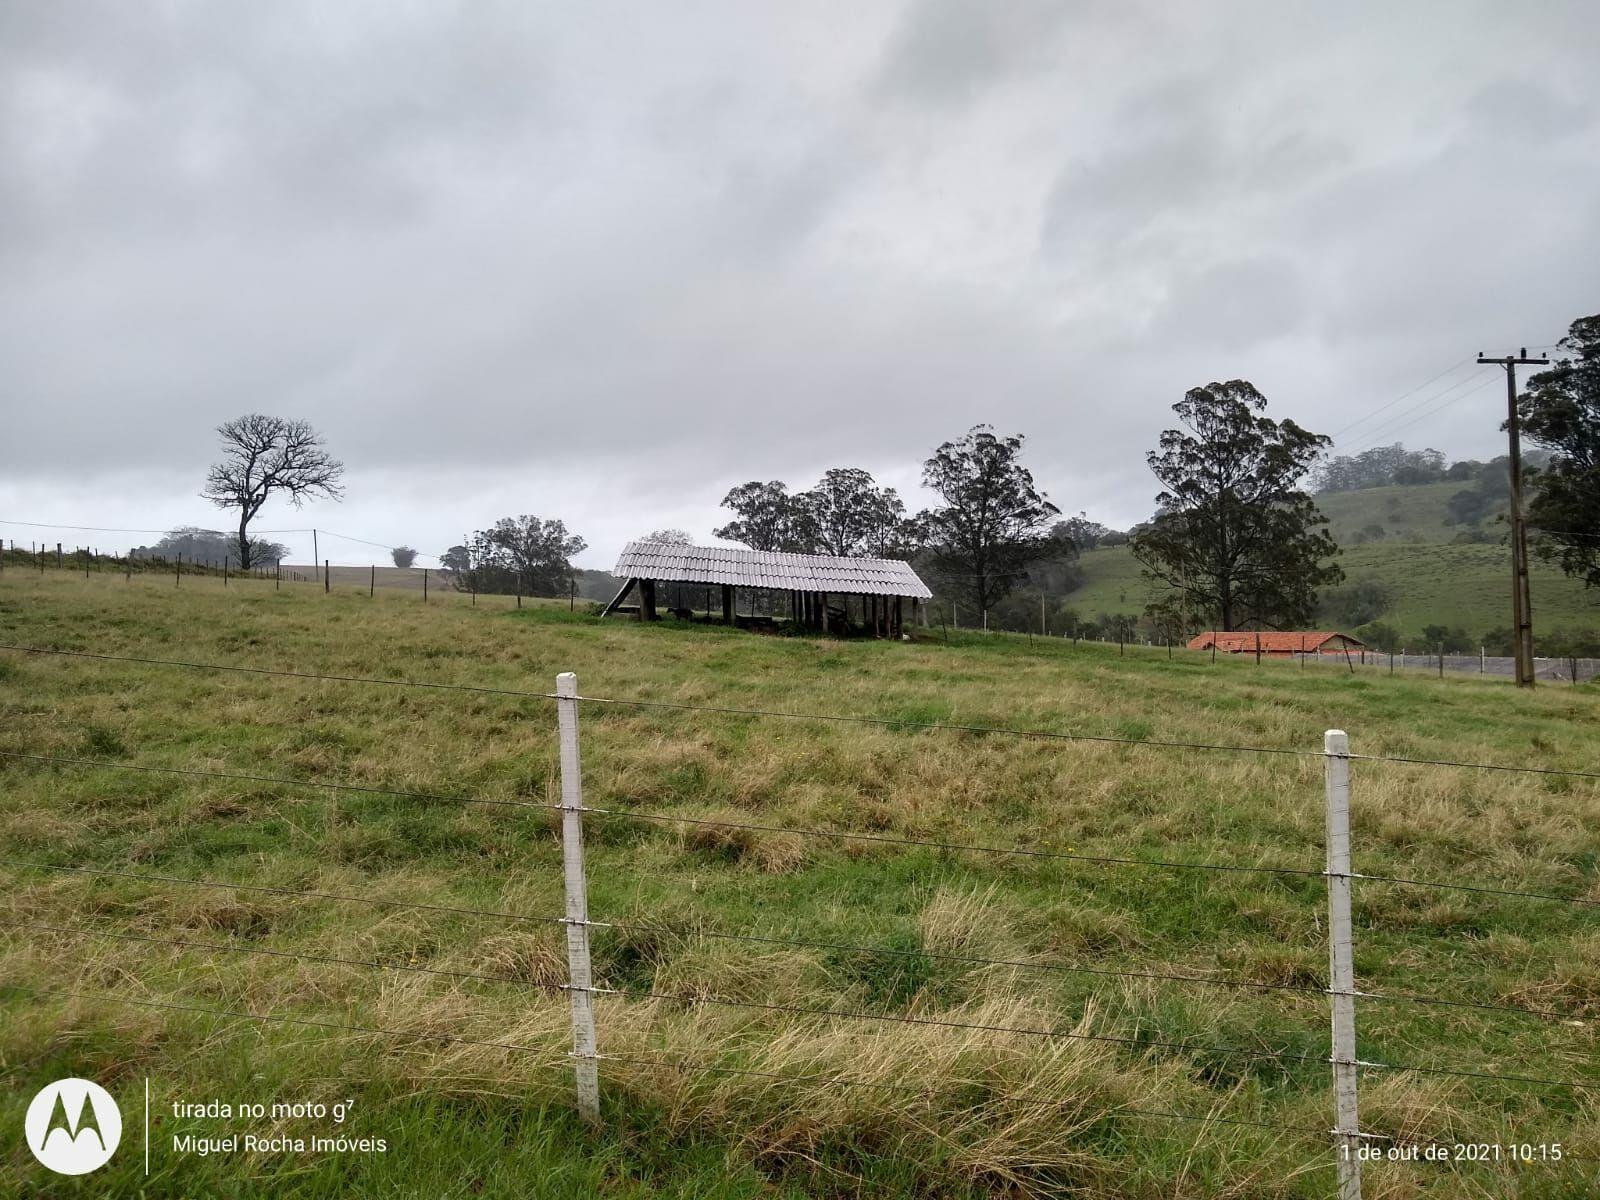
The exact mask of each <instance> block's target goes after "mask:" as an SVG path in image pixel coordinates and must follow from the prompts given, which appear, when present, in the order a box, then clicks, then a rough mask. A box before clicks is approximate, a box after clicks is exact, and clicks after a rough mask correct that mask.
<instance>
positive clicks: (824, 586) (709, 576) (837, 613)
mask: <svg viewBox="0 0 1600 1200" xmlns="http://www.w3.org/2000/svg"><path fill="white" fill-rule="evenodd" d="M615 574H616V575H617V577H618V578H620V579H622V580H624V581H625V582H624V583H623V585H622V589H621V590H620V591H619V592H618V593H617V595H616V597H615V598H614V599H613V600H612V601H611V603H610V604H608V605H607V606H606V610H605V611H606V614H607V615H609V614H611V613H613V612H616V611H618V610H619V609H621V608H622V607H623V602H624V601H625V600H626V599H627V598H628V596H629V594H630V593H632V592H633V591H634V590H635V589H637V590H638V593H639V599H638V604H637V607H635V608H633V609H631V611H632V612H633V613H634V615H636V616H638V618H639V619H640V620H644V621H653V620H655V619H656V585H657V584H659V583H676V584H698V585H704V586H706V587H707V588H711V587H715V588H720V589H721V599H722V619H723V620H724V621H725V622H727V623H729V624H732V623H733V621H734V612H735V608H736V603H737V599H738V596H737V593H738V590H739V589H741V588H744V589H747V590H753V591H760V592H764V593H767V594H769V595H775V596H777V597H778V604H777V607H778V609H779V611H782V610H783V609H784V608H787V611H788V616H789V620H790V621H792V622H794V623H795V624H796V625H798V626H801V627H804V628H810V629H817V630H820V631H822V632H827V631H829V630H842V629H844V628H845V627H846V626H847V625H848V624H849V623H851V622H852V621H853V620H854V619H855V617H856V614H855V613H852V611H851V608H852V602H854V604H855V606H856V607H857V609H858V610H859V617H860V625H861V627H862V628H863V629H866V630H869V631H870V632H872V633H874V634H876V635H878V636H880V637H894V636H898V635H899V633H900V632H901V629H902V628H903V626H904V618H905V616H906V612H905V602H906V601H907V600H910V601H911V614H910V615H911V620H912V622H913V624H914V623H915V622H916V619H917V606H918V605H919V604H920V603H921V602H922V601H924V600H928V599H930V598H931V597H932V595H933V593H932V592H931V591H929V590H928V585H927V584H925V583H923V582H922V580H921V579H919V578H918V577H917V573H916V572H915V571H914V570H912V569H911V564H910V563H907V562H901V561H900V560H898V559H893V558H843V557H838V556H835V555H829V554H783V553H779V552H777V551H771V550H743V549H737V548H734V547H728V546H690V545H681V544H678V543H674V542H648V541H644V542H629V543H628V545H627V546H626V547H625V548H624V549H623V551H622V556H621V557H620V558H619V559H617V568H616V571H615ZM785 598H786V599H785ZM708 607H709V606H708Z"/></svg>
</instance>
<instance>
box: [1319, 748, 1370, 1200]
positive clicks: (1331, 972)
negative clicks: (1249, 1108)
mask: <svg viewBox="0 0 1600 1200" xmlns="http://www.w3.org/2000/svg"><path fill="white" fill-rule="evenodd" d="M1322 752H1323V754H1324V756H1325V757H1324V768H1323V776H1324V786H1325V791H1326V794H1327V810H1328V811H1327V853H1328V870H1327V877H1328V968H1329V969H1328V998H1329V1000H1330V1001H1331V1004H1330V1007H1331V1009H1332V1011H1333V1056H1332V1062H1333V1107H1334V1130H1333V1132H1334V1137H1335V1138H1336V1144H1335V1148H1334V1165H1335V1168H1336V1172H1337V1175H1338V1181H1339V1190H1338V1193H1337V1195H1338V1197H1339V1200H1361V1155H1360V1150H1361V1125H1360V1121H1359V1119H1358V1117H1357V1114H1356V1071H1357V1066H1356V978H1355V952H1354V947H1353V946H1352V944H1351V943H1352V933H1351V923H1350V738H1349V737H1348V736H1347V735H1346V734H1345V733H1344V731H1343V730H1340V729H1330V730H1328V731H1327V733H1326V734H1324V735H1323V739H1322Z"/></svg>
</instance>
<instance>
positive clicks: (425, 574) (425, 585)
mask: <svg viewBox="0 0 1600 1200" xmlns="http://www.w3.org/2000/svg"><path fill="white" fill-rule="evenodd" d="M422 602H423V603H424V604H426V603H427V602H428V568H427V567H423V568H422Z"/></svg>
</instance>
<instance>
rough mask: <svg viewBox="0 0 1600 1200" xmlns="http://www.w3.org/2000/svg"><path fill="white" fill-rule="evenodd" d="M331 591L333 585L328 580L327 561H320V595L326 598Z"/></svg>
mask: <svg viewBox="0 0 1600 1200" xmlns="http://www.w3.org/2000/svg"><path fill="white" fill-rule="evenodd" d="M332 590H333V584H332V583H331V582H329V580H328V560H327V559H323V560H322V594H323V595H324V596H326V595H327V594H328V593H329V592H331V591H332Z"/></svg>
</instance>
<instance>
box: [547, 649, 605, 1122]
mask: <svg viewBox="0 0 1600 1200" xmlns="http://www.w3.org/2000/svg"><path fill="white" fill-rule="evenodd" d="M556 723H557V728H558V729H559V731H560V737H561V866H562V872H563V877H564V880H565V883H566V891H567V997H568V999H569V1000H570V1001H571V1006H572V1064H573V1072H574V1074H575V1075H576V1077H577V1085H578V1114H579V1115H580V1116H581V1117H583V1119H584V1120H585V1121H588V1122H590V1123H591V1124H598V1123H599V1120H600V1067H599V1062H598V1060H597V1058H596V1051H595V1037H594V992H593V990H592V989H593V987H594V981H593V977H592V976H591V974H590V969H589V893H588V887H587V885H586V883H585V881H584V874H583V775H582V763H581V760H580V758H579V756H578V677H577V676H576V675H574V674H573V673H572V672H571V671H564V672H562V673H561V674H560V675H557V676H556Z"/></svg>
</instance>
